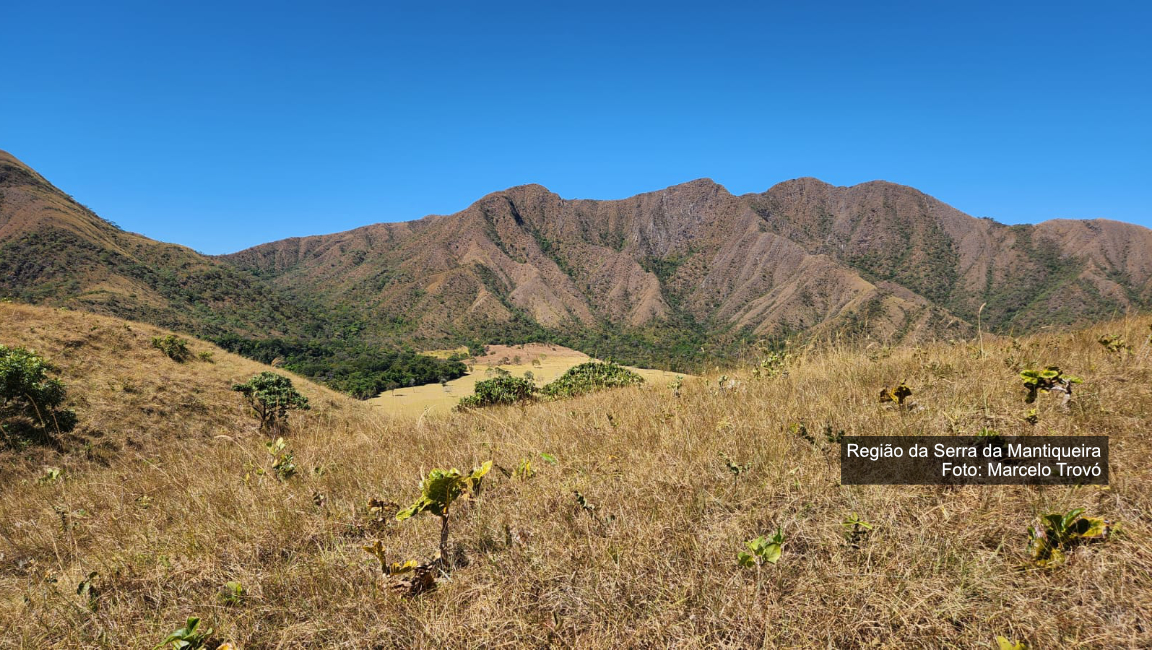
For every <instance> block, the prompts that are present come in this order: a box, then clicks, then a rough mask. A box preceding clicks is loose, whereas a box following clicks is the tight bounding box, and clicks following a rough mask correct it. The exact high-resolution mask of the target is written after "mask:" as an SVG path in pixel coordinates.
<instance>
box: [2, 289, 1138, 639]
mask: <svg viewBox="0 0 1152 650" xmlns="http://www.w3.org/2000/svg"><path fill="white" fill-rule="evenodd" d="M1150 323H1152V319H1149V318H1130V319H1127V320H1123V321H1117V322H1113V323H1108V324H1104V325H1100V326H1098V327H1095V328H1091V329H1089V330H1086V331H1082V332H1071V331H1068V332H1053V333H1050V334H1045V335H1041V336H1037V337H1033V338H1028V339H1023V340H1021V341H1019V342H1013V341H1012V340H1010V339H993V338H991V337H985V339H984V342H983V344H982V345H980V344H977V343H974V342H973V343H955V344H939V345H926V346H923V347H921V348H916V349H895V350H887V349H883V348H879V347H875V346H873V347H871V348H869V349H867V350H864V351H855V350H852V349H848V348H844V347H839V346H834V345H829V346H819V347H813V348H810V349H804V350H796V351H794V354H793V357H792V360H791V361H790V363H789V365H788V368H787V374H786V376H778V377H774V378H760V379H756V378H753V377H752V376H751V373H750V371H748V370H745V369H739V368H733V369H728V370H727V371H726V374H727V375H728V377H729V378H730V379H731V380H734V381H732V382H731V383H729V382H725V385H726V386H731V387H730V388H724V389H722V388H720V387H719V385H718V384H719V382H718V381H717V377H715V376H712V377H703V378H699V379H690V380H687V381H685V383H684V385H683V387H682V389H681V390H680V391H678V394H677V393H676V392H674V391H673V390H671V389H670V388H669V387H668V386H663V385H657V384H655V383H652V382H649V383H646V384H644V385H640V386H636V387H629V388H622V389H616V390H611V391H605V392H601V393H596V394H591V395H587V396H584V397H580V398H575V399H570V400H562V401H554V402H543V403H538V404H533V405H529V406H525V407H504V408H495V409H482V410H478V411H476V412H472V413H452V414H446V415H445V416H443V417H426V418H398V417H392V416H389V415H386V414H384V413H382V412H381V411H382V409H380V408H378V407H376V406H373V405H369V404H364V403H358V402H355V401H353V400H351V399H347V398H345V397H343V396H341V395H338V394H336V393H333V392H331V391H328V390H325V389H323V388H321V387H318V386H315V385H313V384H311V383H309V382H307V381H304V380H301V379H297V380H296V383H297V385H298V387H299V388H300V389H301V390H302V391H303V392H304V393H305V394H307V395H308V396H309V397H310V398H311V399H312V402H313V407H314V408H313V410H311V411H309V412H307V413H294V414H292V415H291V417H290V423H291V428H290V430H289V431H287V432H285V433H284V437H285V440H286V443H287V447H288V450H289V451H291V453H292V454H293V456H294V461H295V464H296V466H297V468H298V469H297V472H296V474H295V475H294V476H292V477H290V478H288V479H287V480H280V479H278V478H276V477H275V476H274V475H273V473H271V472H270V471H269V470H270V466H271V462H272V461H271V456H270V454H269V453H268V452H267V450H266V449H265V443H266V442H267V441H268V439H269V437H268V436H267V435H266V434H264V433H261V432H260V431H258V430H257V426H256V422H255V420H254V419H253V418H252V417H251V416H250V415H249V414H248V413H246V412H245V407H244V406H243V404H242V402H241V400H240V397H239V396H238V395H237V394H236V393H234V392H232V391H231V390H230V384H231V383H232V382H233V381H236V380H241V379H246V378H247V377H249V376H251V375H252V374H254V373H255V372H258V371H259V370H262V369H263V367H262V366H259V364H255V363H252V362H249V361H245V360H243V359H240V358H238V357H235V356H232V355H229V354H226V353H223V352H221V351H216V352H215V354H214V362H212V363H209V362H204V361H199V360H193V361H189V362H186V363H183V364H178V363H176V362H173V361H171V360H169V359H167V358H166V357H164V356H163V355H161V354H160V353H159V352H158V351H157V350H154V349H152V348H151V347H150V346H149V339H150V337H151V336H152V335H153V334H154V333H156V332H158V330H156V328H152V327H149V326H145V325H139V324H135V323H132V324H126V323H124V322H123V321H117V320H114V319H110V318H103V317H97V316H93V315H89V314H81V313H76V312H59V311H54V310H49V309H43V308H33V307H25V306H17V305H0V343H4V344H9V345H12V344H15V345H28V346H30V347H34V348H36V349H37V350H38V351H40V352H41V353H43V354H45V355H46V356H47V357H48V358H49V359H50V360H51V361H53V362H54V363H55V364H56V365H57V366H58V367H59V368H60V376H61V377H62V378H63V379H64V380H65V381H66V382H67V384H68V386H69V388H70V401H71V406H72V407H73V408H75V409H76V411H77V413H78V415H79V418H80V426H79V427H78V429H77V430H76V432H74V433H73V434H70V435H68V436H64V437H63V438H62V439H61V440H60V441H59V443H58V444H57V445H56V446H46V445H34V446H31V447H26V448H21V447H20V446H19V445H18V444H16V443H15V442H13V441H7V443H6V448H5V450H4V452H3V454H2V456H0V646H2V647H13V648H47V647H61V648H77V647H107V648H147V647H151V646H152V645H154V644H156V643H157V642H159V641H160V640H161V639H162V638H163V637H164V636H165V635H166V634H167V633H168V632H170V631H171V630H173V629H175V628H177V627H180V626H181V625H182V624H183V623H184V620H185V618H186V617H188V616H200V617H202V618H203V619H204V623H205V625H210V626H212V627H214V628H215V633H214V634H213V643H218V642H224V641H227V642H231V643H233V644H234V645H235V646H236V647H239V648H245V649H252V648H299V647H338V648H393V647H521V646H533V647H540V646H558V647H578V648H588V647H613V648H615V647H667V646H674V647H684V648H691V647H814V648H823V647H835V648H855V647H867V648H870V647H886V648H906V647H924V648H947V647H954V648H987V647H995V645H994V644H995V641H994V640H995V637H996V636H998V635H1003V636H1005V637H1008V638H1010V639H1013V640H1016V641H1027V642H1029V643H1030V644H1031V645H1032V647H1033V648H1069V647H1084V648H1107V647H1124V648H1129V647H1149V646H1152V544H1150V542H1149V540H1150V539H1152V525H1150V521H1149V516H1150V515H1152V475H1150V474H1152V470H1150V469H1149V459H1150V458H1152V455H1150V453H1149V452H1150V451H1152V445H1150V443H1149V432H1148V430H1147V428H1148V422H1149V410H1150V407H1152V350H1150V348H1149V346H1148V344H1147V342H1146V341H1147V337H1148V333H1149V324H1150ZM1101 334H1116V335H1120V336H1122V337H1124V338H1125V339H1126V340H1127V341H1128V342H1129V343H1130V345H1131V348H1132V351H1131V352H1125V353H1119V354H1114V353H1110V352H1108V351H1107V350H1106V349H1105V348H1104V347H1103V346H1102V345H1100V344H1099V343H1098V342H1097V337H1098V336H1100V335H1101ZM193 349H194V350H195V351H201V350H208V349H211V346H208V345H207V344H204V343H200V342H193ZM1047 364H1057V365H1059V366H1061V367H1062V368H1063V369H1065V370H1066V371H1067V372H1069V373H1071V374H1075V375H1079V376H1080V377H1082V378H1083V379H1084V383H1083V384H1082V385H1080V386H1078V387H1077V391H1076V394H1075V396H1074V399H1073V401H1072V404H1071V409H1070V411H1068V412H1064V411H1062V410H1061V409H1060V408H1059V407H1058V405H1057V402H1056V400H1053V399H1048V398H1047V396H1041V399H1040V402H1039V409H1038V410H1039V412H1038V416H1039V422H1038V423H1037V424H1035V425H1031V424H1028V423H1026V422H1025V421H1024V420H1023V416H1024V414H1025V410H1026V405H1025V404H1024V403H1023V395H1024V390H1023V388H1022V385H1021V383H1020V380H1019V378H1018V371H1019V368H1021V367H1036V366H1043V365H1047ZM900 381H906V382H907V384H908V385H909V386H910V387H911V388H912V390H913V391H914V395H913V397H912V399H913V400H915V401H916V402H917V404H918V405H919V407H921V408H919V409H917V410H910V411H902V410H896V409H891V408H884V407H883V406H881V405H880V404H879V403H878V402H877V398H876V396H877V393H878V392H879V390H880V388H881V387H883V386H885V385H888V386H891V385H894V384H895V383H898V382H900ZM436 388H437V389H439V388H440V387H438V386H437V387H436ZM800 423H803V424H804V425H805V427H806V429H807V430H808V431H811V432H813V433H814V434H815V435H814V438H815V443H813V442H809V441H808V440H806V439H804V438H802V437H801V436H799V435H797V434H796V433H795V432H794V431H795V429H796V427H795V426H794V425H798V424H800ZM825 425H830V426H832V427H833V428H834V429H835V430H841V429H842V430H844V431H845V432H846V433H847V434H850V435H880V434H921V433H922V434H929V435H941V434H953V433H957V434H972V433H975V432H977V431H979V430H980V429H981V428H985V427H990V428H994V429H996V430H998V431H999V432H1001V433H1003V434H1013V435H1029V434H1054V435H1071V434H1097V435H1108V436H1111V459H1110V460H1111V485H1110V486H1108V487H1106V488H1099V487H1043V488H1041V487H1026V486H995V487H951V488H950V487H902V486H842V485H840V484H839V467H838V464H839V461H838V450H837V446H836V445H835V444H831V443H828V442H826V441H825V440H824V439H823V436H822V434H821V433H820V432H821V431H822V430H823V427H824V426H825ZM542 453H546V454H550V455H552V456H554V457H555V459H556V463H555V464H551V463H548V462H546V461H545V460H544V459H543V458H542V457H541V454H542ZM723 457H727V458H729V459H732V460H733V461H734V462H736V463H738V464H747V465H748V466H749V469H748V471H747V472H745V473H743V474H741V475H740V476H739V477H736V478H735V479H734V478H733V475H732V474H731V473H730V472H729V470H728V468H727V467H726V465H725V461H724V460H723ZM528 458H531V459H534V460H533V462H532V467H533V469H534V470H535V474H534V475H533V476H531V477H529V478H526V479H525V478H519V477H516V476H515V475H514V474H513V470H514V469H515V468H516V467H517V466H518V465H519V464H520V462H521V460H522V459H528ZM486 460H493V461H494V462H495V463H496V465H497V466H498V468H503V470H507V473H505V472H504V471H501V469H494V470H493V471H492V472H491V473H490V474H489V475H488V477H487V478H486V480H485V485H484V489H483V491H482V493H481V495H480V496H479V498H478V499H476V500H473V501H469V502H466V503H463V504H462V505H460V506H459V509H458V510H457V511H456V512H455V514H454V522H453V525H452V537H451V543H452V547H453V549H454V551H453V553H454V555H455V556H456V558H457V560H456V561H457V567H456V569H455V571H453V572H452V574H451V576H450V578H449V579H447V580H445V581H443V582H442V583H441V584H440V585H439V587H438V588H437V589H436V590H434V591H432V592H429V593H426V594H423V595H421V596H419V597H416V598H407V599H406V598H401V597H400V596H398V595H397V594H395V593H393V592H392V591H391V590H389V589H388V581H387V579H386V578H385V577H384V576H382V574H381V572H380V569H379V565H378V564H377V563H376V560H375V559H374V558H372V557H371V556H370V555H368V554H367V553H365V552H364V550H363V549H362V547H363V546H365V545H367V544H371V543H372V542H374V541H375V540H380V541H381V542H382V544H383V546H384V547H385V548H386V549H387V551H388V553H389V555H390V556H391V557H393V558H395V559H396V560H402V559H417V560H427V559H428V558H430V557H432V556H433V555H434V554H435V552H436V547H437V544H438V540H439V524H438V522H437V521H436V518H435V517H432V516H425V517H423V518H416V519H413V520H409V521H404V522H396V521H394V519H393V518H391V517H388V516H383V517H382V516H379V514H378V512H376V511H371V510H369V508H368V502H369V500H370V499H380V500H382V501H384V502H395V503H397V504H401V505H407V504H408V503H411V502H412V501H413V500H414V499H415V497H416V496H417V494H418V487H417V483H418V481H419V479H420V478H421V476H422V475H423V474H425V473H426V472H427V471H428V470H430V469H431V468H434V467H445V468H446V467H459V468H460V469H462V470H467V469H468V468H470V467H472V466H474V465H477V464H479V463H481V462H483V461H486ZM46 466H47V467H56V468H59V469H61V470H62V473H61V475H60V477H59V478H57V479H55V480H45V476H46V474H45V470H44V468H45V467H46ZM261 470H263V471H261ZM576 491H579V492H580V493H581V494H583V495H584V497H585V499H586V502H587V503H588V504H589V505H590V506H594V510H592V511H591V512H589V511H588V510H585V509H584V508H582V507H581V506H580V505H579V504H578V503H577V500H576V499H575V496H574V492H576ZM1074 507H1082V508H1086V509H1087V511H1088V514H1092V515H1096V516H1100V517H1104V518H1106V519H1108V520H1110V521H1112V522H1114V527H1115V530H1114V533H1113V534H1112V537H1111V539H1109V540H1108V541H1106V542H1103V543H1099V544H1092V545H1085V546H1082V547H1079V548H1077V549H1076V550H1075V551H1073V552H1072V553H1070V556H1069V559H1068V561H1067V562H1065V563H1064V564H1062V565H1060V566H1058V567H1055V568H1049V569H1039V568H1036V567H1035V566H1033V565H1032V564H1031V563H1030V562H1029V558H1028V554H1027V551H1026V543H1027V538H1026V528H1027V526H1028V525H1029V524H1031V523H1033V521H1034V520H1035V519H1036V517H1037V516H1039V515H1041V514H1044V513H1048V512H1054V511H1065V510H1068V509H1070V508H1074ZM852 513H857V514H858V515H859V517H860V518H861V519H863V520H866V521H868V522H870V523H871V524H872V525H873V526H874V527H873V529H872V531H871V532H870V533H869V534H867V535H866V536H864V538H863V539H861V540H858V541H857V543H855V544H852V543H849V541H848V540H847V539H846V537H845V527H844V526H843V524H842V522H844V520H845V519H846V518H848V517H849V516H851V515H852ZM778 527H779V528H781V529H782V530H783V533H784V536H785V543H784V546H783V552H782V555H781V558H780V561H779V563H778V564H775V565H766V566H765V567H763V568H761V569H759V570H756V569H746V568H741V567H739V566H737V563H736V554H737V553H738V552H739V551H740V550H742V549H743V543H744V542H745V541H747V540H749V539H752V538H754V537H756V536H758V535H768V534H771V533H772V532H773V531H775V530H776V529H777V528H778ZM93 572H95V573H96V575H95V577H93V578H92V580H91V581H90V584H91V585H92V586H93V587H94V588H95V594H96V595H95V596H93V595H92V594H93V592H92V591H91V590H89V591H82V593H79V594H78V593H77V592H78V587H80V586H81V583H82V582H83V581H84V580H85V579H86V578H87V577H88V576H89V575H91V574H92V573H93ZM229 582H235V583H239V584H240V585H241V586H242V595H241V596H240V597H239V598H228V597H227V596H228V593H229V592H228V591H227V590H226V588H225V585H226V584H227V583H229Z"/></svg>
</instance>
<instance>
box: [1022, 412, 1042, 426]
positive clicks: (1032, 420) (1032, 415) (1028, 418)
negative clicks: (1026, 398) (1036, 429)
mask: <svg viewBox="0 0 1152 650" xmlns="http://www.w3.org/2000/svg"><path fill="white" fill-rule="evenodd" d="M1023 419H1024V421H1025V422H1027V423H1028V424H1031V425H1033V426H1035V425H1037V424H1040V413H1039V412H1038V411H1037V410H1036V407H1032V408H1030V409H1028V412H1027V413H1025V414H1024V418H1023Z"/></svg>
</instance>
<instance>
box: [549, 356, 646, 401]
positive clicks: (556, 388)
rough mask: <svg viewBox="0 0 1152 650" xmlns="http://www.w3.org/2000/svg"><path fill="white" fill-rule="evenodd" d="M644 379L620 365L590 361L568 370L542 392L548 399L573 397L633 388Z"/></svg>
mask: <svg viewBox="0 0 1152 650" xmlns="http://www.w3.org/2000/svg"><path fill="white" fill-rule="evenodd" d="M643 382H644V378H643V377H641V376H640V375H638V374H636V373H634V372H632V371H631V370H629V369H627V368H625V367H624V366H621V365H619V364H616V363H613V362H611V361H609V362H600V361H589V362H587V363H582V364H580V365H578V366H574V367H572V368H569V369H568V372H566V373H564V374H563V375H560V377H559V378H557V379H556V381H554V382H552V383H550V384H548V385H547V386H545V387H544V388H543V389H542V390H543V393H544V394H545V395H547V396H548V397H554V398H555V397H573V396H576V395H583V394H584V393H590V392H592V391H597V390H602V389H605V388H615V387H617V386H631V385H633V384H640V383H643Z"/></svg>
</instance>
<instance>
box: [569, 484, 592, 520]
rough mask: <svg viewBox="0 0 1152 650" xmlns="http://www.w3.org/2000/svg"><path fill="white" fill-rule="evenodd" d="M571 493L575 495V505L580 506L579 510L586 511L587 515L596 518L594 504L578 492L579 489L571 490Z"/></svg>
mask: <svg viewBox="0 0 1152 650" xmlns="http://www.w3.org/2000/svg"><path fill="white" fill-rule="evenodd" d="M573 495H575V497H576V505H578V506H580V509H581V510H583V511H584V512H586V513H588V516H589V517H592V518H593V519H595V518H596V506H595V505H593V504H592V502H591V501H589V500H588V498H587V497H585V496H584V494H583V493H582V492H580V490H575V491H574V492H573Z"/></svg>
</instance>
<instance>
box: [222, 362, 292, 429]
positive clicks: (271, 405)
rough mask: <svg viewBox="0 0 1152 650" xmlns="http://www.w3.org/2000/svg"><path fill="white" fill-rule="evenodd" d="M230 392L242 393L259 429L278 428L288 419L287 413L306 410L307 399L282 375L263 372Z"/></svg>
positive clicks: (235, 386)
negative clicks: (258, 424)
mask: <svg viewBox="0 0 1152 650" xmlns="http://www.w3.org/2000/svg"><path fill="white" fill-rule="evenodd" d="M232 390H234V391H237V392H239V393H242V394H243V395H244V399H246V400H247V401H248V405H249V406H251V407H252V410H253V411H254V412H255V413H256V415H257V417H259V418H260V428H261V429H266V428H268V427H270V426H274V427H278V426H280V425H281V424H282V423H283V422H284V421H285V420H287V419H288V411H292V410H296V409H301V410H305V411H306V410H308V409H309V408H310V407H309V406H308V398H307V397H305V396H303V395H301V394H300V391H298V390H296V389H295V388H293V387H292V380H291V379H289V378H287V377H285V376H284V375H278V374H276V373H274V372H268V371H264V372H262V373H260V374H258V375H256V376H255V377H253V378H251V379H249V380H248V381H247V382H245V383H243V384H235V385H233V386H232Z"/></svg>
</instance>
